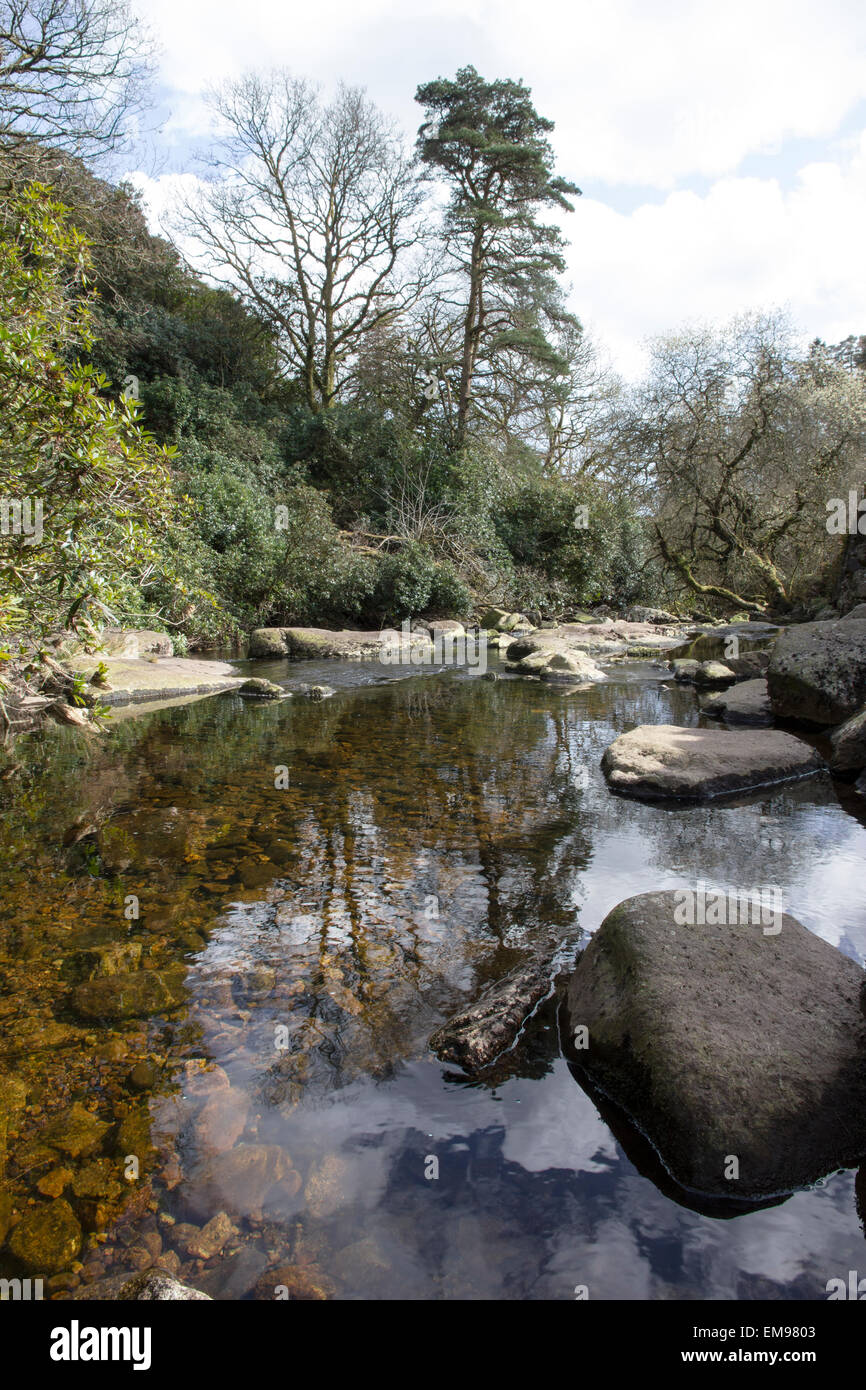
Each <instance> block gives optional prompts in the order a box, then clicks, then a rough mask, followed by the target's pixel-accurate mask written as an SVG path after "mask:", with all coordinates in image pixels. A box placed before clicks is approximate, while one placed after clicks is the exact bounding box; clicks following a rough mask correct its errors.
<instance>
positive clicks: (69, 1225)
mask: <svg viewBox="0 0 866 1390" xmlns="http://www.w3.org/2000/svg"><path fill="white" fill-rule="evenodd" d="M8 1246H9V1251H10V1253H11V1254H12V1255H14V1256H15V1258H16V1260H20V1261H21V1263H22V1264H23V1265H25V1266H26V1267H27V1269H29V1270H32V1271H33V1273H34V1274H57V1273H58V1271H59V1270H61V1269H66V1268H68V1266H69V1265H70V1264H71V1263H72V1261H73V1260H74V1259H75V1257H76V1255H77V1254H78V1252H79V1250H80V1249H81V1226H80V1224H79V1221H78V1217H77V1216H76V1215H75V1212H74V1211H73V1210H72V1208H71V1206H70V1205H69V1203H68V1202H67V1201H66V1199H65V1198H64V1197H58V1198H57V1200H56V1201H53V1202H41V1203H40V1204H39V1205H38V1206H35V1207H29V1208H28V1209H27V1210H26V1211H25V1213H24V1215H23V1216H22V1218H21V1220H20V1221H19V1222H18V1224H17V1226H13V1228H12V1234H11V1235H10V1236H9V1240H8Z"/></svg>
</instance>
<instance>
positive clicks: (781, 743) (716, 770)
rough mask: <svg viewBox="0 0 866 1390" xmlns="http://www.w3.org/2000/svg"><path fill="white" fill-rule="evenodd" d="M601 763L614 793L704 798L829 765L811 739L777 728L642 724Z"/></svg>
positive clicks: (650, 797) (616, 742)
mask: <svg viewBox="0 0 866 1390" xmlns="http://www.w3.org/2000/svg"><path fill="white" fill-rule="evenodd" d="M601 766H602V769H603V771H604V775H605V777H606V778H607V780H608V783H609V784H610V787H611V789H612V790H613V791H617V792H624V793H626V794H628V795H629V796H638V797H642V798H644V799H646V800H659V799H662V798H666V797H673V798H677V799H679V800H687V801H704V800H707V799H709V798H710V797H713V796H722V795H725V794H728V793H733V792H738V791H747V790H748V789H749V788H751V787H764V786H769V785H771V784H772V783H774V782H785V781H788V780H790V779H791V778H793V777H804V776H806V775H808V774H809V773H812V772H819V771H821V770H822V769H823V768H824V766H825V764H824V761H823V759H822V758H821V757H820V755H819V754H818V753H816V752H815V750H814V748H810V747H809V745H808V744H807V743H803V741H802V740H801V739H799V738H795V737H794V735H793V734H783V733H779V732H777V731H776V730H764V729H742V730H739V729H682V728H679V727H678V726H675V725H673V724H642V725H641V726H640V727H639V728H637V729H630V730H629V731H628V733H626V734H620V736H619V738H617V739H614V741H613V743H612V744H611V745H610V746H609V747H608V748H607V749H605V753H604V757H603V758H602V760H601Z"/></svg>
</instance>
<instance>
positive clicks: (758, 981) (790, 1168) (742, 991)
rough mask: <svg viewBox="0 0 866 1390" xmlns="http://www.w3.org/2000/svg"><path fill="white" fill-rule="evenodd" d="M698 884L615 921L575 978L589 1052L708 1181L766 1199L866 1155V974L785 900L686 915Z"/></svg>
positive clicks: (650, 1129)
mask: <svg viewBox="0 0 866 1390" xmlns="http://www.w3.org/2000/svg"><path fill="white" fill-rule="evenodd" d="M684 897H685V895H684V894H681V893H677V892H664V893H648V894H644V895H642V896H640V897H636V898H630V899H629V900H628V901H626V902H624V903H621V904H620V905H619V907H617V908H615V909H614V910H613V912H611V913H610V914H609V915H608V916H607V917H606V918H605V920H604V922H603V923H602V925H601V927H600V928H599V930H598V931H597V932H596V934H595V936H594V937H593V938H592V941H591V942H590V944H589V946H588V947H587V949H586V951H585V952H584V953H583V955H582V956H581V957H580V959H579V961H578V963H577V966H576V969H575V971H574V974H573V976H572V978H571V981H570V985H569V989H568V996H567V1025H568V1037H569V1039H573V1040H574V1043H575V1051H574V1058H575V1060H576V1061H577V1063H579V1065H580V1067H581V1068H582V1069H583V1070H584V1071H585V1072H586V1074H587V1075H588V1076H589V1078H590V1079H591V1081H592V1082H593V1083H594V1084H595V1085H597V1086H598V1087H600V1088H601V1089H602V1090H603V1091H604V1092H605V1093H606V1094H607V1095H608V1096H609V1097H610V1098H611V1099H612V1100H613V1101H614V1102H615V1103H617V1104H618V1105H619V1106H620V1107H621V1108H622V1109H624V1110H625V1111H626V1112H627V1113H628V1115H629V1116H630V1117H631V1119H632V1120H633V1121H634V1122H635V1123H636V1124H637V1125H638V1126H639V1128H640V1129H641V1130H642V1131H643V1133H644V1134H645V1135H646V1136H647V1137H648V1138H649V1140H650V1141H651V1142H652V1144H653V1145H654V1146H655V1148H656V1150H657V1152H658V1153H659V1155H660V1157H661V1159H662V1162H663V1163H664V1165H665V1166H666V1168H667V1169H668V1171H669V1172H670V1173H671V1174H672V1175H673V1177H674V1178H675V1179H676V1180H677V1181H678V1182H679V1183H681V1184H682V1185H683V1186H685V1187H687V1188H690V1189H692V1190H694V1191H698V1192H703V1193H709V1194H716V1195H724V1196H728V1197H731V1198H740V1199H743V1198H746V1199H757V1198H759V1197H762V1196H766V1195H768V1194H774V1193H781V1192H786V1191H790V1190H792V1189H793V1188H795V1187H800V1186H803V1185H805V1184H808V1183H812V1182H815V1181H816V1180H817V1179H818V1178H820V1177H821V1176H823V1175H824V1174H825V1173H828V1172H830V1171H832V1170H833V1169H836V1168H838V1167H840V1166H843V1165H846V1164H851V1163H854V1162H856V1161H857V1160H858V1159H859V1158H860V1157H861V1155H862V1154H863V1153H864V1152H866V1019H864V1016H863V1013H862V1011H861V1007H860V989H861V986H862V984H863V981H864V974H863V971H862V970H861V969H860V967H859V966H858V965H856V964H855V963H854V962H853V961H852V960H849V959H848V957H847V956H843V955H842V954H841V953H840V952H839V951H837V950H836V949H835V948H834V947H832V946H830V945H828V944H827V942H825V941H822V940H821V939H820V938H819V937H817V936H814V935H813V934H812V933H811V932H809V931H807V930H806V928H805V927H804V926H802V925H801V924H800V923H799V922H798V921H796V919H795V918H793V917H791V916H789V915H788V914H787V913H781V912H780V913H779V918H778V921H777V922H776V924H775V926H768V925H761V923H760V921H759V922H758V924H756V925H753V924H752V923H751V922H743V920H742V918H743V914H742V912H741V911H739V910H734V911H729V912H728V913H727V920H728V922H729V923H731V924H730V925H720V926H716V925H697V924H696V925H687V924H681V923H683V919H684V916H685V915H686V914H685V913H684V912H683V899H684ZM733 901H735V900H733V899H728V902H733ZM738 906H739V905H738ZM701 915H702V914H700V913H699V912H695V913H692V914H691V918H692V920H693V921H695V919H696V918H697V919H698V920H699V919H700V916H701ZM704 915H708V914H704ZM766 920H767V921H769V918H767V919H766ZM584 1029H585V1030H586V1031H585V1032H582V1031H581V1030H584ZM735 1173H736V1174H738V1176H734V1174H735Z"/></svg>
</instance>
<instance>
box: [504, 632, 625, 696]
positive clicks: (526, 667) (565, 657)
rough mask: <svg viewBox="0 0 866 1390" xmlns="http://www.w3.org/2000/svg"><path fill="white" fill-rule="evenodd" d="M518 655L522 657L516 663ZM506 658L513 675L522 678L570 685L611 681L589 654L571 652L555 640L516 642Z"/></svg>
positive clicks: (567, 647) (564, 644) (575, 650)
mask: <svg viewBox="0 0 866 1390" xmlns="http://www.w3.org/2000/svg"><path fill="white" fill-rule="evenodd" d="M515 652H518V653H521V655H519V656H517V658H516V659H515V658H514V656H513V653H515ZM506 657H507V662H506V665H507V667H508V669H509V671H513V672H515V674H516V675H520V676H539V677H540V678H541V679H542V680H548V681H566V682H567V683H568V684H570V685H574V684H576V683H580V682H584V681H603V680H606V679H607V677H606V676H605V673H604V671H603V670H602V669H601V667H600V666H598V665H597V664H596V662H595V661H594V660H593V658H592V657H591V656H590V655H589V653H588V652H584V651H580V650H579V649H577V648H571V647H569V645H568V644H567V643H565V642H562V641H557V640H556V639H555V638H553V639H551V640H550V641H542V640H539V639H536V638H534V637H527V638H525V639H521V640H519V641H517V642H512V643H511V644H510V646H509V647H508V650H507V652H506Z"/></svg>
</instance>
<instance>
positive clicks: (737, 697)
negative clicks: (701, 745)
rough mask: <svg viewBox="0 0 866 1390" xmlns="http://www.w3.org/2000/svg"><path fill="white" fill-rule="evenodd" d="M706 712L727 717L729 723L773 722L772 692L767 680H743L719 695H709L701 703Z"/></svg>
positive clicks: (763, 723) (713, 715) (720, 717)
mask: <svg viewBox="0 0 866 1390" xmlns="http://www.w3.org/2000/svg"><path fill="white" fill-rule="evenodd" d="M701 709H702V711H703V713H704V714H709V715H711V716H712V717H713V718H718V719H726V720H727V721H728V723H729V724H762V725H767V724H772V722H773V715H772V711H771V709H770V692H769V690H768V689H767V682H766V681H765V680H754V681H741V682H740V684H739V685H732V686H731V687H730V688H729V689H728V690H722V691H719V693H718V694H717V695H708V696H707V698H706V699H705V700H704V702H703V704H702V705H701Z"/></svg>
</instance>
